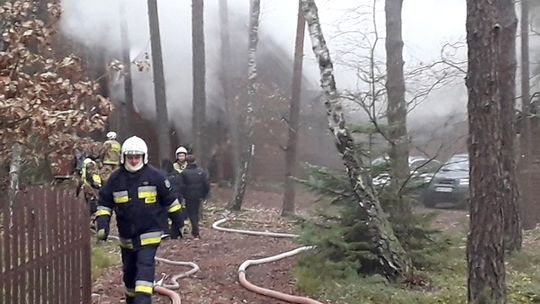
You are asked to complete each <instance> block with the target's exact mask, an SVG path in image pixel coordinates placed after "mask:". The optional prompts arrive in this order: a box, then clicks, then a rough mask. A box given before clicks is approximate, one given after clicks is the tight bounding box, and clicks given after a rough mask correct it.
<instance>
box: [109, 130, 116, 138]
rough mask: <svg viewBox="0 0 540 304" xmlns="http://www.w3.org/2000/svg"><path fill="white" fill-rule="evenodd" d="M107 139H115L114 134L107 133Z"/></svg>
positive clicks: (111, 132) (112, 132)
mask: <svg viewBox="0 0 540 304" xmlns="http://www.w3.org/2000/svg"><path fill="white" fill-rule="evenodd" d="M107 139H116V132H114V131H110V132H108V133H107Z"/></svg>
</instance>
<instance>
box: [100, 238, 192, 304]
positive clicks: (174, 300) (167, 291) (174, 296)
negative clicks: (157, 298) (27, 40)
mask: <svg viewBox="0 0 540 304" xmlns="http://www.w3.org/2000/svg"><path fill="white" fill-rule="evenodd" d="M109 238H110V239H115V240H119V238H118V237H117V236H114V235H111V236H109ZM155 260H156V261H158V262H161V263H165V264H169V265H174V266H187V267H191V270H189V271H185V272H181V273H178V274H176V275H173V276H172V277H171V279H170V282H171V284H165V283H164V281H165V279H167V275H166V274H163V277H162V278H161V280H159V281H158V282H157V283H156V284H155V286H154V291H155V292H156V293H157V294H160V295H162V296H165V297H168V298H169V299H170V300H171V304H181V303H182V301H181V299H180V295H179V294H178V293H177V292H175V291H174V290H177V289H180V284H178V282H177V281H178V280H179V279H181V278H185V277H187V276H190V275H192V274H194V273H196V272H197V271H199V269H200V268H199V266H198V265H197V264H195V263H193V262H180V261H172V260H168V259H164V258H160V257H156V258H155Z"/></svg>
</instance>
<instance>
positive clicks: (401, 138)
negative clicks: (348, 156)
mask: <svg viewBox="0 0 540 304" xmlns="http://www.w3.org/2000/svg"><path fill="white" fill-rule="evenodd" d="M402 5H403V0H386V1H385V8H384V10H385V16H386V92H387V95H388V101H387V110H386V115H387V119H388V126H389V132H388V138H389V140H390V151H389V156H390V171H391V174H392V183H391V186H392V189H394V190H395V193H396V194H397V195H399V190H400V189H401V186H402V184H403V183H404V182H405V181H406V180H407V177H408V176H409V138H408V135H407V103H406V102H405V78H404V76H403V38H402V30H401V24H402V22H401V11H402ZM396 207H397V212H399V213H401V212H403V211H406V210H408V212H410V208H407V206H396ZM390 210H393V208H391V209H390Z"/></svg>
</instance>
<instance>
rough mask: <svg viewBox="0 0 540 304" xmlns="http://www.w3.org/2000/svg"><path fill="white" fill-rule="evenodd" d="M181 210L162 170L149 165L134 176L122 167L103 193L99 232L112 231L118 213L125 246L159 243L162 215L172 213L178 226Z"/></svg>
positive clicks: (100, 203)
mask: <svg viewBox="0 0 540 304" xmlns="http://www.w3.org/2000/svg"><path fill="white" fill-rule="evenodd" d="M181 209H182V206H181V205H180V203H179V201H178V198H177V197H176V195H175V194H174V193H173V192H172V191H171V184H170V182H169V180H168V179H167V178H166V177H165V176H164V175H163V173H161V172H160V171H159V170H158V169H156V168H154V167H152V166H150V165H145V166H143V167H142V168H141V169H140V170H139V171H137V172H135V173H131V172H129V171H127V170H126V169H125V168H124V167H120V168H119V169H118V170H116V171H114V172H113V173H112V174H111V176H110V178H109V180H108V181H107V183H106V184H105V185H104V186H103V187H102V188H101V190H100V192H99V206H98V211H97V213H96V216H97V221H98V229H102V228H105V229H107V230H108V226H109V219H110V216H111V214H112V211H114V212H115V213H116V221H117V225H118V233H119V234H120V243H121V246H123V247H125V248H132V247H133V246H138V245H140V246H144V245H152V244H159V242H160V240H161V233H162V231H161V230H162V229H161V223H160V218H162V216H161V215H162V214H163V212H168V214H169V217H170V218H171V220H172V221H173V223H174V222H177V221H180V210H181Z"/></svg>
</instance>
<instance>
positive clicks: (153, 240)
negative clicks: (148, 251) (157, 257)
mask: <svg viewBox="0 0 540 304" xmlns="http://www.w3.org/2000/svg"><path fill="white" fill-rule="evenodd" d="M160 242H161V231H157V232H148V233H143V234H141V246H144V245H154V244H159V243H160Z"/></svg>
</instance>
